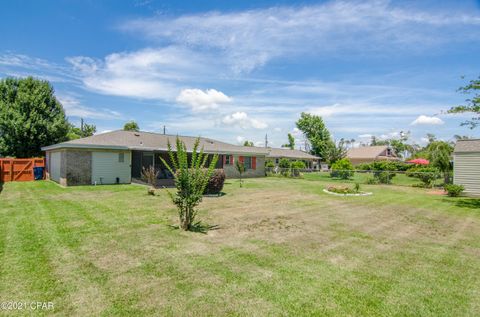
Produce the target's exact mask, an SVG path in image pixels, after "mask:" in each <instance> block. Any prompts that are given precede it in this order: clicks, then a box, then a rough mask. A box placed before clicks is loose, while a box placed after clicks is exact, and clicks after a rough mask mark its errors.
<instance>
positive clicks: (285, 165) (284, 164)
mask: <svg viewBox="0 0 480 317" xmlns="http://www.w3.org/2000/svg"><path fill="white" fill-rule="evenodd" d="M291 164H292V163H291V162H290V160H289V159H286V158H282V159H280V162H278V167H279V168H280V173H281V174H282V175H283V176H285V177H290V176H291V171H290V167H291Z"/></svg>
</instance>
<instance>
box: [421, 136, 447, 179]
mask: <svg viewBox="0 0 480 317" xmlns="http://www.w3.org/2000/svg"><path fill="white" fill-rule="evenodd" d="M426 151H427V153H428V159H429V160H430V164H431V165H432V166H433V167H436V168H438V169H439V170H440V171H441V172H442V173H443V176H444V180H445V184H447V183H449V182H450V174H451V171H452V165H451V164H450V161H451V160H452V152H453V147H452V146H451V145H450V144H449V143H447V142H444V141H433V142H431V143H430V144H429V145H428V146H427V148H426Z"/></svg>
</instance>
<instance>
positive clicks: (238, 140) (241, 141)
mask: <svg viewBox="0 0 480 317" xmlns="http://www.w3.org/2000/svg"><path fill="white" fill-rule="evenodd" d="M244 141H245V137H243V136H237V143H243V142H244Z"/></svg>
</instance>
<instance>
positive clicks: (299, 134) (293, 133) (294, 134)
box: [290, 128, 303, 137]
mask: <svg viewBox="0 0 480 317" xmlns="http://www.w3.org/2000/svg"><path fill="white" fill-rule="evenodd" d="M290 133H291V134H292V135H293V136H294V137H299V136H301V135H303V132H302V131H300V129H299V128H293V130H292V132H290Z"/></svg>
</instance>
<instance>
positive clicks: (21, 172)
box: [0, 158, 45, 183]
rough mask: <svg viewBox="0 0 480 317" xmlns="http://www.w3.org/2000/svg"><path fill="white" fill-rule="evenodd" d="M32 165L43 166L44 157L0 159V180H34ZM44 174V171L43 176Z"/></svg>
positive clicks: (2, 181)
mask: <svg viewBox="0 0 480 317" xmlns="http://www.w3.org/2000/svg"><path fill="white" fill-rule="evenodd" d="M34 167H43V168H45V159H44V158H28V159H10V158H2V159H0V182H1V183H4V182H28V181H33V180H35V175H34V174H33V168H34ZM44 176H45V171H44V173H43V177H42V178H44Z"/></svg>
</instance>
